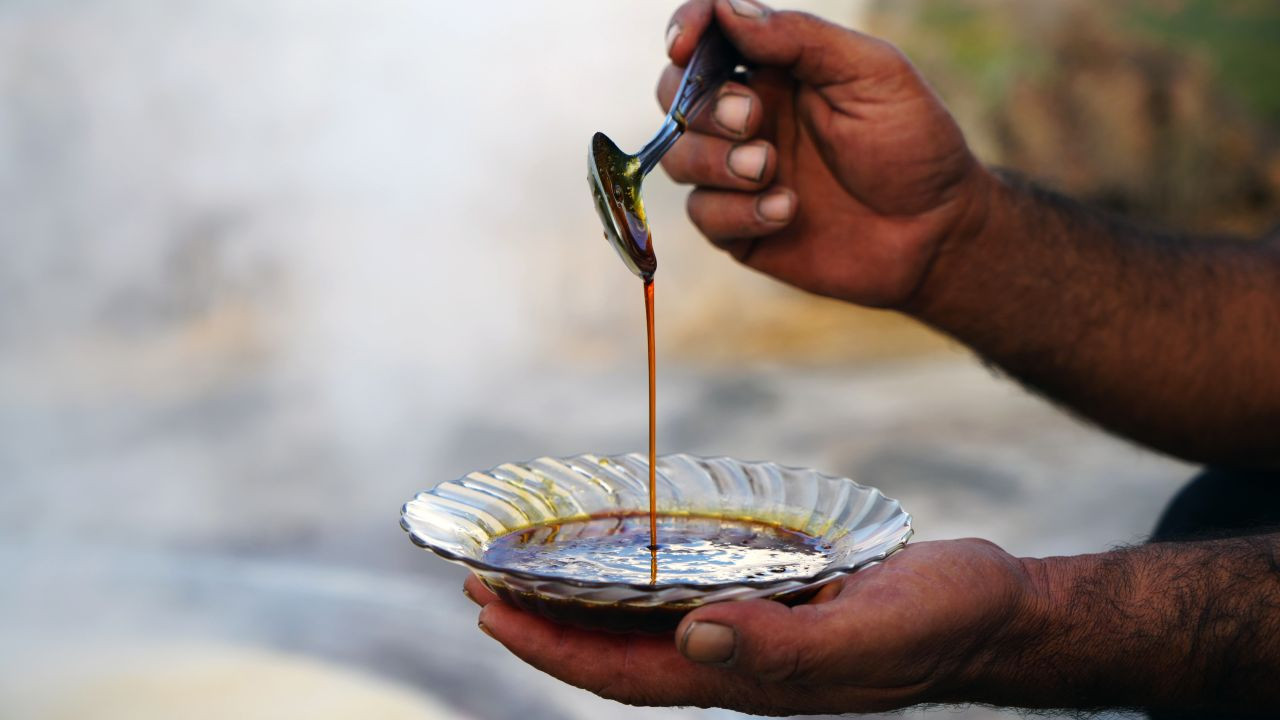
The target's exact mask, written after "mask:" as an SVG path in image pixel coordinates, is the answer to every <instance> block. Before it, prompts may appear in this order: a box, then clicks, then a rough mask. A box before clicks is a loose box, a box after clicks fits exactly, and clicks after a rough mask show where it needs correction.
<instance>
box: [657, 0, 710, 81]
mask: <svg viewBox="0 0 1280 720" xmlns="http://www.w3.org/2000/svg"><path fill="white" fill-rule="evenodd" d="M710 22H711V0H690V2H687V3H685V4H684V5H681V6H680V7H679V8H677V9H676V11H675V13H673V14H672V16H671V22H670V23H668V24H667V30H666V41H667V55H668V57H670V58H671V61H672V62H674V63H675V64H676V65H679V66H680V67H684V66H685V65H688V64H689V58H690V57H692V56H693V49H694V48H695V47H697V46H698V38H699V37H701V36H702V31H703V30H704V29H706V27H707V25H708V24H709V23H710Z"/></svg>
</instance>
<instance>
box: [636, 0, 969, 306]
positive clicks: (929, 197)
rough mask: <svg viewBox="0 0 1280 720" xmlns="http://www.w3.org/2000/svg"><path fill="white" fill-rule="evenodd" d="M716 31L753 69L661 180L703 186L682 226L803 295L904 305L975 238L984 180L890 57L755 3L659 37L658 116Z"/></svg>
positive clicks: (686, 14) (690, 21)
mask: <svg viewBox="0 0 1280 720" xmlns="http://www.w3.org/2000/svg"><path fill="white" fill-rule="evenodd" d="M713 14H714V16H715V19H716V21H717V22H718V24H719V25H720V27H721V28H722V29H723V30H724V32H725V35H726V36H727V37H728V38H729V40H730V41H731V42H732V43H733V44H734V45H735V46H736V47H737V48H738V49H739V50H740V51H741V52H742V54H743V55H744V56H745V57H746V58H747V59H748V60H749V61H750V62H751V63H752V64H753V67H754V71H753V75H752V80H751V87H750V88H748V87H746V86H743V85H739V84H728V85H726V86H725V87H724V88H723V89H722V90H721V91H720V92H719V94H718V96H717V99H716V101H715V105H714V106H709V108H708V110H706V111H704V112H702V113H700V115H699V116H698V117H697V118H695V119H694V121H693V123H692V127H691V128H690V132H689V133H688V134H687V135H685V136H684V137H683V138H681V139H680V141H679V142H678V143H677V144H676V145H675V146H674V147H673V148H672V150H671V151H670V152H669V153H668V154H667V156H666V158H664V160H663V163H662V164H663V166H664V167H665V168H666V170H667V172H668V173H669V174H670V175H671V177H672V178H673V179H675V180H676V181H677V182H684V183H691V184H694V185H696V186H697V188H696V189H695V190H694V191H693V192H692V193H691V194H690V195H689V205H688V209H689V216H690V217H691V218H692V220H693V222H694V224H695V225H697V226H698V228H699V229H700V230H701V231H702V232H703V233H704V234H705V235H706V236H707V237H708V238H709V239H710V240H711V241H712V242H713V243H714V244H716V245H718V246H719V247H721V248H724V249H725V250H728V251H729V252H730V253H731V254H733V256H734V257H736V258H737V259H738V260H739V261H741V262H743V263H745V264H746V265H748V266H750V267H753V268H755V269H757V270H759V271H761V272H764V273H767V274H769V275H773V276H774V277H777V278H778V279H780V280H783V281H785V282H788V283H791V284H792V285H795V286H797V287H800V288H803V289H805V290H809V291H812V292H816V293H819V294H822V295H828V296H831V297H836V298H840V299H844V300H849V301H852V302H856V303H860V304H864V305H873V306H880V307H901V306H903V305H905V304H907V303H908V302H909V301H910V300H911V298H912V296H913V294H914V293H915V291H916V289H917V288H918V287H919V286H920V285H921V283H922V282H923V281H924V279H925V276H926V274H927V273H928V270H929V268H930V265H931V263H932V261H933V259H934V257H935V256H936V255H937V254H938V252H939V250H940V248H941V247H942V246H943V244H944V243H945V242H948V241H950V240H952V239H954V238H958V237H963V236H964V235H965V234H966V233H974V232H977V229H978V228H979V227H980V226H981V224H982V222H983V202H984V199H985V197H986V192H987V186H988V185H989V183H990V181H991V178H990V176H989V175H988V173H987V172H986V171H985V169H983V168H982V166H981V165H980V164H979V163H978V162H977V161H976V160H975V159H974V157H973V155H972V154H971V153H970V152H969V148H968V147H967V145H966V144H965V141H964V137H963V135H962V134H961V132H960V129H959V128H958V127H957V126H956V124H955V122H954V121H953V120H952V118H951V116H950V115H949V114H948V113H947V110H946V109H945V108H944V107H943V106H942V103H941V102H940V101H939V100H938V98H937V97H936V96H935V95H934V94H933V92H932V90H930V88H929V87H928V85H927V84H926V83H925V82H924V80H923V79H922V78H921V77H920V76H919V75H918V74H917V73H916V71H915V69H914V68H913V67H912V66H911V64H910V63H909V62H908V61H907V60H906V58H905V57H903V55H902V54H901V53H900V52H899V51H898V50H897V49H896V48H894V47H893V46H891V45H889V44H887V43H885V42H883V41H880V40H877V39H875V38H871V37H868V36H866V35H862V34H860V33H857V32H854V31H852V30H847V29H844V28H841V27H838V26H836V25H832V24H830V23H827V22H824V21H822V20H819V19H817V18H815V17H812V16H809V15H805V14H801V13H795V12H774V11H770V10H767V9H765V8H764V7H762V6H760V5H758V4H755V3H754V2H752V0H714V1H713V0H691V1H690V2H688V3H686V4H685V5H684V6H682V7H681V8H680V9H679V10H677V11H676V13H675V16H674V17H673V19H672V24H671V26H670V28H669V30H668V36H667V38H668V44H669V54H670V56H671V60H672V62H673V63H675V65H673V66H669V67H667V69H666V71H665V72H664V73H663V75H662V79H661V82H660V83H659V86H658V99H659V101H660V103H661V104H662V107H663V108H664V109H666V108H667V107H668V106H669V105H670V103H671V99H672V97H673V96H674V95H675V91H676V88H677V87H678V85H679V82H680V75H681V69H680V67H678V66H682V65H684V64H685V63H687V62H688V60H689V58H690V56H691V55H692V54H693V49H694V47H695V46H696V45H697V42H698V37H699V36H700V35H701V33H702V31H703V29H704V28H705V27H706V26H707V24H708V23H709V22H710V21H711V18H712V15H713Z"/></svg>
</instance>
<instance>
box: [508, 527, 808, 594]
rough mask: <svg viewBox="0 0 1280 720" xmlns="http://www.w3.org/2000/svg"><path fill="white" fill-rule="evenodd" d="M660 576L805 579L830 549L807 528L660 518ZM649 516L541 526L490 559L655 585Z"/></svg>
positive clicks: (516, 536)
mask: <svg viewBox="0 0 1280 720" xmlns="http://www.w3.org/2000/svg"><path fill="white" fill-rule="evenodd" d="M656 520H657V526H658V527H657V530H658V538H659V542H660V544H659V546H658V552H657V555H658V563H659V564H660V565H661V567H662V574H661V582H660V583H659V584H662V585H665V584H669V583H696V584H700V585H710V584H715V583H724V582H741V581H744V580H755V581H761V580H777V579H784V578H801V577H808V576H810V575H814V574H816V573H818V572H821V571H822V569H823V568H824V567H826V565H827V559H826V551H827V550H828V547H827V546H826V545H823V544H822V543H820V542H819V541H817V540H815V539H814V538H811V537H809V536H807V535H804V534H803V533H799V532H795V531H793V530H786V529H783V528H779V527H777V526H774V525H769V524H766V523H761V522H755V521H751V520H736V519H723V518H715V517H706V516H699V515H692V516H689V515H663V514H659V515H658V516H657V518H656ZM652 559H653V558H652V555H651V554H650V551H649V514H648V513H637V514H632V515H610V516H603V517H595V518H590V519H587V520H578V521H573V522H566V523H556V524H548V525H538V526H535V527H531V528H526V529H524V530H517V531H515V532H512V533H508V534H507V535H503V536H502V537H500V538H498V539H497V540H494V541H493V542H492V543H491V544H490V545H489V547H488V548H487V549H486V550H485V553H484V561H485V562H486V563H489V564H491V565H495V566H497V567H501V568H504V569H513V570H524V571H526V572H533V573H538V574H541V575H554V576H557V577H564V578H572V579H575V580H594V581H601V582H621V583H635V584H640V583H649V582H650V578H651V575H650V573H651V563H652Z"/></svg>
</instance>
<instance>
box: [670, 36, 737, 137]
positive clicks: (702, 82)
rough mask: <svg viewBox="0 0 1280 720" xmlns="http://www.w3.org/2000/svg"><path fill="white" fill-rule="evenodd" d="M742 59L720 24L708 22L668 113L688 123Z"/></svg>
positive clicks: (730, 76)
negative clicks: (721, 29)
mask: <svg viewBox="0 0 1280 720" xmlns="http://www.w3.org/2000/svg"><path fill="white" fill-rule="evenodd" d="M742 63H743V59H742V56H741V55H740V54H739V53H738V49H737V48H735V47H734V46H733V45H732V44H731V43H730V42H729V40H728V39H727V38H725V36H724V33H723V32H721V31H720V27H719V26H718V25H716V24H715V23H714V22H713V23H711V24H710V25H708V26H707V29H706V30H705V31H703V33H702V38H701V39H700V40H698V47H697V48H695V49H694V51H693V57H692V58H690V59H689V66H688V67H687V68H685V71H684V77H683V78H681V79H680V89H678V90H676V99H675V100H674V101H673V102H672V103H671V110H670V111H669V112H668V116H669V117H671V118H672V119H674V120H675V121H676V122H677V123H678V124H679V125H681V126H684V125H686V124H688V121H689V120H692V119H693V116H694V115H697V114H698V111H699V110H701V109H702V108H703V106H705V105H706V104H707V101H708V100H710V99H711V97H712V96H713V95H714V94H715V91H716V90H718V89H719V88H720V86H721V85H723V84H724V83H725V82H726V81H728V80H729V79H731V78H732V77H733V76H734V74H735V71H736V69H737V68H738V67H739V66H741V65H742ZM683 129H684V128H683V127H681V130H683Z"/></svg>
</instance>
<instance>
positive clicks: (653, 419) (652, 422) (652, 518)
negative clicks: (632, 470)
mask: <svg viewBox="0 0 1280 720" xmlns="http://www.w3.org/2000/svg"><path fill="white" fill-rule="evenodd" d="M644 324H645V330H646V336H647V338H648V343H649V584H650V585H654V584H657V582H658V497H657V496H658V483H657V477H658V475H657V465H658V440H657V432H656V431H657V425H658V422H657V415H658V402H657V397H658V396H657V382H656V379H657V378H656V374H655V372H654V370H655V361H654V352H653V349H654V348H653V278H647V279H646V280H645V281H644Z"/></svg>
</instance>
